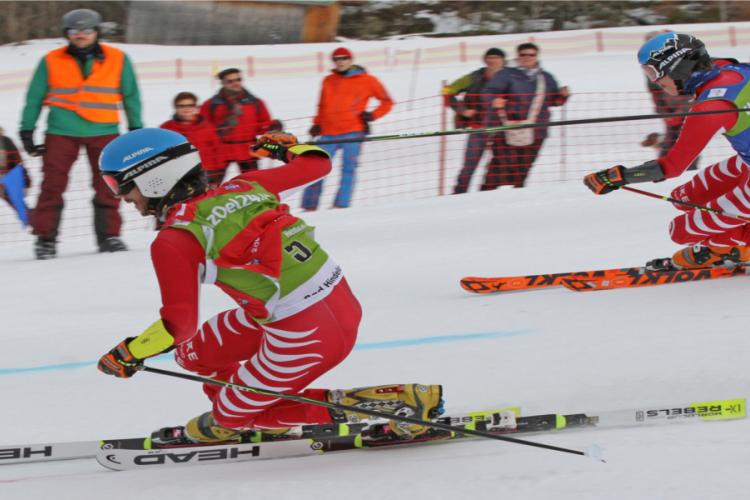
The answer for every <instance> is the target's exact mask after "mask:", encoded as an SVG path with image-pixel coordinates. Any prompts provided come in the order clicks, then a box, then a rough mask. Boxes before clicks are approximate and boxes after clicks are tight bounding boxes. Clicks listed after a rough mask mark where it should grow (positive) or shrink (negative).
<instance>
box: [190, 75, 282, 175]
mask: <svg viewBox="0 0 750 500" xmlns="http://www.w3.org/2000/svg"><path fill="white" fill-rule="evenodd" d="M216 77H217V78H218V79H219V80H220V81H221V90H219V92H218V93H217V94H216V95H215V96H213V97H212V98H210V99H209V100H207V101H206V102H204V103H203V105H202V106H201V110H200V114H201V116H202V117H203V118H205V119H206V120H208V122H209V123H211V124H212V125H213V126H214V127H215V128H216V133H217V134H218V136H219V140H220V144H221V157H222V161H223V162H224V166H223V168H217V169H212V170H211V171H210V172H208V173H210V176H209V179H208V182H209V183H210V184H214V185H218V184H221V182H222V180H223V179H224V175H225V174H226V170H227V167H228V166H229V164H230V163H232V162H235V163H237V166H239V168H240V171H241V172H249V171H251V170H257V169H258V159H257V158H255V157H253V156H252V155H251V154H250V148H252V147H253V145H254V144H255V140H256V138H257V137H258V136H259V135H262V134H265V133H266V132H268V131H269V130H281V122H279V121H278V120H272V119H271V114H270V113H269V111H268V107H267V106H266V103H265V102H263V101H262V100H261V99H260V98H258V97H256V96H254V95H253V94H251V93H250V91H249V90H247V89H246V88H245V87H243V86H242V73H241V72H240V70H239V69H237V68H227V69H225V70H222V71H220V72H219V74H218V75H216Z"/></svg>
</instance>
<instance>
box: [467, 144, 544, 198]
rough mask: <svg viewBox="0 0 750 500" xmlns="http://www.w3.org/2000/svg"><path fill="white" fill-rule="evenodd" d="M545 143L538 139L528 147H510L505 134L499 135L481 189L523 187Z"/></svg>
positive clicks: (493, 146) (493, 145)
mask: <svg viewBox="0 0 750 500" xmlns="http://www.w3.org/2000/svg"><path fill="white" fill-rule="evenodd" d="M543 142H544V139H542V138H539V137H537V138H535V139H534V142H533V143H532V144H530V145H528V146H508V144H507V143H506V142H505V134H503V133H502V132H501V133H499V134H498V135H497V136H496V137H495V141H494V142H493V143H492V160H491V161H490V164H489V166H488V167H487V177H485V180H484V184H482V187H481V188H480V189H481V190H482V191H489V190H492V189H497V188H498V187H500V186H513V187H517V188H520V187H523V185H524V184H525V183H526V177H527V176H528V175H529V171H530V170H531V167H532V165H533V164H534V161H535V160H536V157H537V156H538V155H539V150H540V149H542V143H543Z"/></svg>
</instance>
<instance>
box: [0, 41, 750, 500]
mask: <svg viewBox="0 0 750 500" xmlns="http://www.w3.org/2000/svg"><path fill="white" fill-rule="evenodd" d="M623 57H624V56H623ZM631 57H632V55H631V56H628V60H631V59H630V58H631ZM597 61H599V62H601V57H599V58H598V59H597ZM553 64H555V63H554V62H553V61H550V64H549V65H550V66H552V65H553ZM581 64H583V63H581ZM589 64H594V63H593V62H590V63H589ZM473 66H474V65H473V64H472V67H473ZM615 66H616V65H615V64H611V65H610V66H607V68H614V67H615ZM579 69H580V67H579ZM453 70H455V68H454V69H453ZM453 70H452V71H453ZM553 71H557V72H558V73H560V74H562V78H561V79H562V80H563V81H565V82H566V83H569V84H571V85H572V86H574V87H575V88H580V87H579V85H580V86H583V85H589V86H592V85H593V83H592V81H591V79H590V78H589V79H585V78H584V77H585V75H582V76H580V77H579V78H580V83H578V82H577V81H576V80H575V78H576V76H575V75H576V74H577V73H576V72H574V71H572V70H571V69H570V68H569V67H568V66H566V65H565V64H563V63H559V66H557V67H555V68H554V70H553ZM566 71H567V73H566ZM613 71H614V70H613ZM637 72H638V68H637V67H636V66H635V65H634V64H632V65H631V66H629V67H623V68H622V69H621V70H620V73H619V74H613V73H612V72H609V73H608V74H607V75H606V78H607V79H608V81H618V80H619V81H620V82H632V85H633V86H635V85H636V84H637V85H638V89H640V88H641V87H640V86H641V85H642V83H643V82H642V80H641V79H640V75H639V74H638V73H637ZM632 73H635V75H636V76H632ZM316 81H317V80H316ZM295 85H298V83H297V82H295ZM311 85H312V84H311ZM629 85H630V84H628V83H623V87H624V88H623V89H624V90H628V88H629ZM299 87H302V86H299ZM316 88H317V87H316ZM171 91H172V90H171V89H166V90H165V91H164V92H165V95H166V92H169V93H171ZM0 99H1V100H2V101H0V102H2V104H3V107H4V108H6V109H7V108H10V107H14V106H17V102H16V101H15V100H12V99H11V98H10V97H9V96H7V95H4V94H0ZM154 121H155V120H153V121H152V123H153V122H154ZM602 161H603V162H604V163H605V165H604V166H606V165H609V162H610V161H611V158H603V159H602ZM674 185H676V182H674V181H673V182H671V183H669V182H668V183H663V184H659V185H655V186H649V188H651V189H653V190H655V191H659V192H665V193H666V192H668V190H669V188H670V187H672V186H674ZM674 213H675V210H674V209H673V208H672V207H670V206H669V205H668V204H666V203H663V202H659V201H656V200H653V199H648V198H643V197H639V196H637V195H635V194H632V193H626V192H617V193H612V194H610V195H608V196H606V197H595V196H593V195H591V194H590V193H589V192H588V190H586V189H585V188H584V187H583V185H581V184H578V183H571V184H567V185H562V186H555V185H550V184H545V185H534V186H532V187H530V188H528V189H524V190H499V191H496V192H490V193H472V194H468V195H464V196H458V197H443V198H434V199H428V200H419V201H412V202H399V203H392V204H384V205H383V206H377V207H354V208H351V209H349V210H346V211H327V212H326V211H324V212H319V213H313V214H308V215H306V217H305V218H306V219H307V220H308V221H309V222H310V223H312V224H314V225H316V226H317V227H318V229H317V232H316V235H317V237H318V239H319V240H320V241H321V243H322V244H323V245H324V247H325V248H326V249H328V250H329V251H330V253H331V254H332V256H333V257H334V259H336V260H337V261H338V262H339V263H340V264H341V265H342V267H343V269H344V271H345V273H346V275H347V277H348V279H349V281H350V283H351V285H352V288H353V289H354V291H355V293H356V294H357V295H358V297H359V299H360V301H361V302H362V304H363V306H364V320H363V323H362V328H361V332H360V337H359V345H358V348H357V349H356V350H355V351H354V352H353V353H352V355H351V356H350V357H349V358H348V359H347V360H346V361H345V362H344V363H343V364H342V365H340V366H339V367H338V368H336V369H335V370H333V371H332V372H330V373H328V374H326V375H325V376H324V377H322V378H321V379H320V380H319V381H318V383H317V384H316V385H317V386H320V387H331V388H334V387H353V386H362V385H369V384H381V383H390V382H413V381H418V382H423V383H442V384H443V385H444V387H445V399H446V406H447V409H448V410H449V411H463V410H471V409H485V408H491V407H502V406H515V405H519V406H521V407H522V409H523V412H524V413H525V414H534V413H548V412H563V413H567V412H581V411H584V412H585V411H595V410H615V409H622V408H631V407H634V406H643V405H660V404H670V405H671V404H673V403H685V402H691V401H703V400H712V399H723V398H738V397H747V396H750V391H749V390H748V376H749V375H750V368H748V363H747V357H748V356H747V353H748V348H750V342H749V341H748V338H747V326H746V325H747V324H748V318H749V317H750V312H748V310H747V299H746V290H747V283H746V281H745V280H746V279H745V278H735V279H728V280H717V281H714V282H703V283H691V284H680V285H669V286H663V287H653V288H650V289H649V288H644V289H639V290H620V291H607V292H599V293H591V294H576V293H573V292H569V291H567V290H564V289H559V290H558V289H555V290H548V291H538V292H529V293H518V294H512V295H495V296H471V295H469V294H466V293H465V292H463V291H462V290H461V289H460V288H459V285H458V280H459V278H461V277H462V276H466V275H480V276H481V275H510V274H527V273H536V272H562V271H568V270H579V269H596V268H605V267H613V266H615V267H616V266H625V265H636V264H640V263H642V262H644V261H646V260H648V259H651V258H653V257H657V256H666V255H669V254H671V253H672V252H673V251H674V250H675V249H676V248H677V247H676V246H675V245H674V244H672V243H671V242H670V241H669V238H668V233H667V223H668V221H669V220H670V218H671V217H672V216H673V215H674ZM152 237H153V234H152V233H150V232H146V231H143V232H131V233H129V234H128V237H127V242H128V244H129V245H130V246H131V251H130V252H126V253H120V254H112V255H100V254H95V253H93V250H92V247H91V244H90V242H89V241H87V240H81V241H77V240H74V241H69V242H66V243H65V245H63V246H62V247H61V254H62V255H61V258H60V259H57V260H54V261H47V262H36V261H33V260H31V258H30V255H29V249H28V248H26V247H25V246H24V247H21V246H10V247H7V248H3V249H2V254H1V255H0V276H2V288H1V289H0V290H2V291H0V304H2V311H3V323H2V328H0V394H2V395H3V404H2V405H0V443H3V444H16V443H34V442H44V441H62V440H90V439H98V438H107V437H125V436H134V435H142V434H147V433H149V432H150V431H151V430H153V429H155V428H158V427H161V426H164V425H175V424H180V423H182V422H184V421H185V420H186V419H188V418H190V417H192V416H194V415H196V414H198V413H200V412H203V411H205V410H206V409H207V408H208V404H207V401H206V400H205V398H204V396H203V395H202V393H201V391H200V388H199V387H198V386H197V385H196V384H195V383H192V382H187V381H176V380H172V379H167V378H162V377H159V376H158V375H152V374H139V375H138V376H136V377H134V378H132V379H130V380H117V379H114V378H112V377H105V376H103V375H101V374H99V373H98V372H97V371H96V369H95V361H96V360H97V359H98V357H99V356H100V355H101V354H102V353H104V352H105V351H106V350H108V349H109V348H111V347H112V346H113V345H114V344H115V343H117V342H118V341H119V340H120V339H122V338H123V337H126V336H130V335H134V334H137V333H139V332H140V331H142V329H143V328H144V327H145V326H147V325H148V324H150V323H151V322H152V321H153V320H154V319H155V318H156V315H157V313H158V307H159V295H158V289H157V285H156V281H155V279H154V277H153V276H152V270H151V266H150V262H149V257H148V245H149V242H150V240H151V238H152ZM691 297H692V298H691ZM201 306H202V318H204V319H207V318H208V317H210V316H211V315H213V314H215V313H216V312H218V311H220V310H223V309H227V308H230V307H233V305H232V304H231V303H230V302H229V300H228V299H227V298H225V297H224V296H223V295H221V293H220V292H219V291H218V290H215V289H212V288H206V289H205V290H204V292H203V301H202V304H201ZM475 334H484V335H475ZM155 363H156V365H157V366H161V367H164V368H176V365H175V364H174V362H172V361H170V360H164V361H161V360H159V361H155ZM531 439H533V440H536V441H540V442H546V443H549V444H553V445H559V446H565V447H573V448H579V449H580V448H584V447H586V446H588V445H591V444H593V443H597V444H599V445H600V446H602V447H603V448H604V450H605V457H606V459H607V461H608V463H607V464H598V463H595V462H593V461H591V460H587V459H584V458H580V457H576V456H571V455H564V454H560V453H555V452H550V451H544V450H539V449H532V448H529V447H523V446H518V445H513V444H509V443H500V442H483V441H482V442H480V441H472V442H462V443H454V444H446V445H435V446H427V447H414V448H409V449H400V450H378V451H362V452H352V453H344V454H338V455H337V454H332V455H327V456H321V457H311V458H299V459H286V460H279V461H266V462H254V463H244V464H232V465H227V466H205V467H197V468H192V469H183V470H177V469H171V470H166V469H165V470H161V471H158V472H157V471H138V472H132V473H114V472H110V471H107V470H104V469H102V468H101V467H100V466H99V465H98V464H96V463H95V462H94V461H72V462H61V463H49V464H37V465H34V464H27V465H12V466H0V498H2V499H3V500H17V499H18V500H20V499H24V500H42V499H45V500H46V499H48V498H55V499H84V500H86V499H94V498H101V497H103V496H106V497H107V498H110V499H131V498H165V499H166V498H169V499H171V498H179V499H181V500H202V499H204V498H206V497H211V498H213V499H216V500H220V499H227V500H235V499H245V498H255V499H270V498H274V499H277V500H278V499H297V498H313V499H318V498H320V499H323V498H325V499H347V500H350V499H352V498H368V499H369V498H372V499H381V498H390V499H406V498H410V499H414V498H436V499H443V498H445V499H454V498H482V499H484V498H487V499H490V498H492V499H496V498H502V499H557V500H566V499H571V500H572V499H576V500H582V499H676V498H685V497H688V496H691V497H703V498H719V497H730V498H744V495H745V494H746V492H747V491H748V489H749V488H750V476H749V475H748V474H747V468H748V466H749V465H750V421H737V422H726V423H695V424H685V425H677V424H676V425H670V426H666V427H665V426H659V427H653V428H640V429H632V428H630V429H618V430H592V431H584V432H576V433H569V434H565V433H560V434H551V435H540V436H535V437H532V438H531Z"/></svg>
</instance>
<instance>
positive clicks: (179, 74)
mask: <svg viewBox="0 0 750 500" xmlns="http://www.w3.org/2000/svg"><path fill="white" fill-rule="evenodd" d="M174 72H175V78H177V79H178V80H181V79H182V58H181V57H178V58H177V59H175V64H174Z"/></svg>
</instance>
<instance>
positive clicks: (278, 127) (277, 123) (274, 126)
mask: <svg viewBox="0 0 750 500" xmlns="http://www.w3.org/2000/svg"><path fill="white" fill-rule="evenodd" d="M282 130H284V124H283V123H281V120H271V124H270V125H269V126H268V131H269V132H281V131H282Z"/></svg>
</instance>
